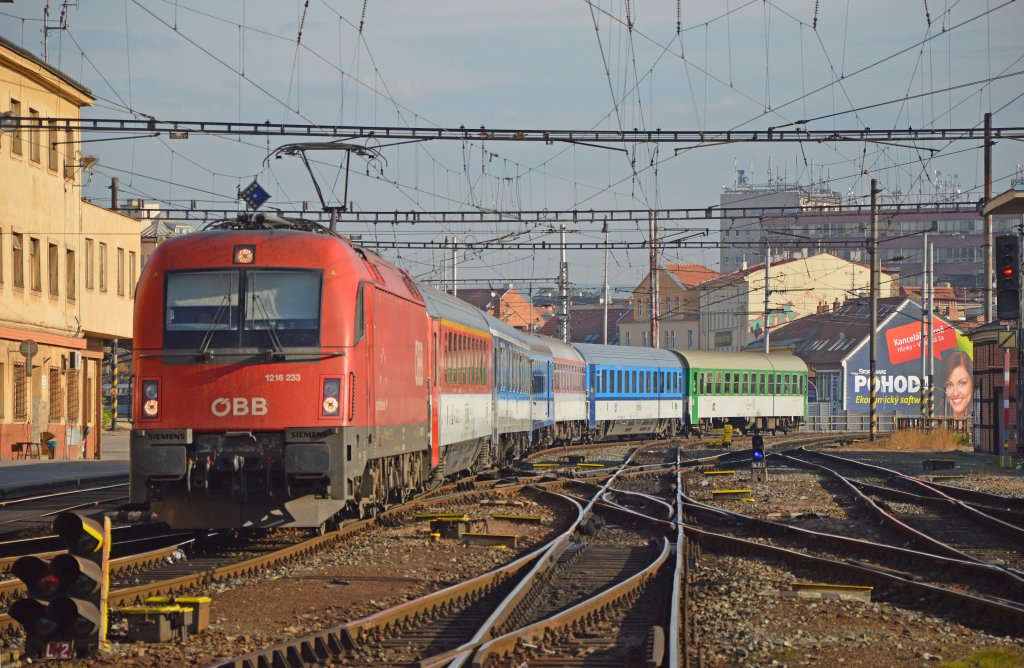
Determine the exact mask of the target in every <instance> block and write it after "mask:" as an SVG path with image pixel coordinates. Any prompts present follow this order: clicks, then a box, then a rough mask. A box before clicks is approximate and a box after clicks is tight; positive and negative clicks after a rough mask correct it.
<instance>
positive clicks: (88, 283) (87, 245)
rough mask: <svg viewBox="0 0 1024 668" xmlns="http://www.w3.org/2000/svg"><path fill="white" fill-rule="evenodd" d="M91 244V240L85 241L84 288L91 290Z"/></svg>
mask: <svg viewBox="0 0 1024 668" xmlns="http://www.w3.org/2000/svg"><path fill="white" fill-rule="evenodd" d="M92 247H93V243H92V239H86V240H85V288H86V290H92V269H93V259H92V256H93V251H92Z"/></svg>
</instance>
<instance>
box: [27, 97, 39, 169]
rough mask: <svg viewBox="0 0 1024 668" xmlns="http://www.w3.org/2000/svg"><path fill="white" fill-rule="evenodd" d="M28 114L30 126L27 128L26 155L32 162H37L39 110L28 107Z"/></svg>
mask: <svg viewBox="0 0 1024 668" xmlns="http://www.w3.org/2000/svg"><path fill="white" fill-rule="evenodd" d="M28 115H29V118H31V119H32V120H31V122H32V126H31V127H30V128H29V129H28V151H29V153H28V155H29V158H31V160H32V162H39V159H40V155H39V134H40V131H41V128H40V127H39V112H38V111H36V110H35V109H33V108H31V107H29V110H28Z"/></svg>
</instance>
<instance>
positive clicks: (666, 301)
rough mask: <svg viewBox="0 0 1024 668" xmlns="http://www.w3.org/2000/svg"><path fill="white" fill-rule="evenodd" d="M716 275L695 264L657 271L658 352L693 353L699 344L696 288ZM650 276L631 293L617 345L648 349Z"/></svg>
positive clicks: (698, 297)
mask: <svg viewBox="0 0 1024 668" xmlns="http://www.w3.org/2000/svg"><path fill="white" fill-rule="evenodd" d="M718 275H719V274H718V272H717V271H713V270H711V269H708V268H707V267H704V266H702V265H699V264H669V265H666V266H664V267H658V272H657V276H658V331H659V338H660V339H661V340H660V344H659V345H658V347H659V348H666V349H672V350H694V349H698V348H700V347H701V345H700V344H701V341H700V291H699V290H698V289H697V286H698V285H700V284H701V283H705V282H707V281H710V280H712V279H715V278H718ZM650 336H651V276H650V274H648V275H647V276H645V277H644V280H643V281H641V282H640V285H638V286H636V289H634V290H633V313H632V317H630V318H626V319H624V320H623V321H621V322H620V323H619V345H621V346H640V347H644V348H647V347H652V346H651V341H650Z"/></svg>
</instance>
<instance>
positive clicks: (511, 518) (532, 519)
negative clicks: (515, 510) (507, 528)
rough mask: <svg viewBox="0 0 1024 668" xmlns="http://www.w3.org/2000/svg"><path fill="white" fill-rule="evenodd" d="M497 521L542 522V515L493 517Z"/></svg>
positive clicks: (500, 515)
mask: <svg viewBox="0 0 1024 668" xmlns="http://www.w3.org/2000/svg"><path fill="white" fill-rule="evenodd" d="M491 517H492V518H494V519H496V520H508V521H509V522H540V521H541V519H542V518H541V516H540V515H502V514H498V515H491Z"/></svg>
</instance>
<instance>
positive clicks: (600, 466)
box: [576, 462, 604, 468]
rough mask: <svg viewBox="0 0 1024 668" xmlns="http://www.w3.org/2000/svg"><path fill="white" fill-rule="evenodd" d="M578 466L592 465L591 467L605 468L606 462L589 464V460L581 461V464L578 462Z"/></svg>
mask: <svg viewBox="0 0 1024 668" xmlns="http://www.w3.org/2000/svg"><path fill="white" fill-rule="evenodd" d="M576 466H577V467H580V466H589V467H591V468H604V464H588V463H587V462H580V463H579V464H577V465H576Z"/></svg>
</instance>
